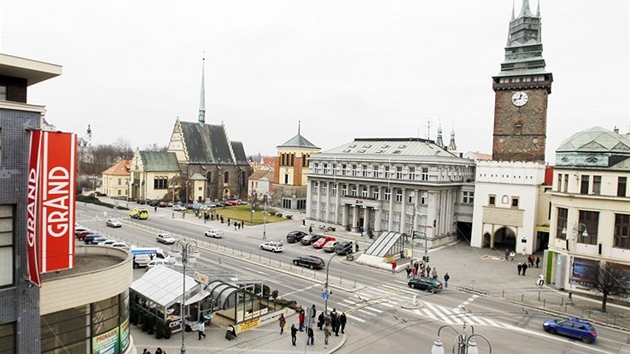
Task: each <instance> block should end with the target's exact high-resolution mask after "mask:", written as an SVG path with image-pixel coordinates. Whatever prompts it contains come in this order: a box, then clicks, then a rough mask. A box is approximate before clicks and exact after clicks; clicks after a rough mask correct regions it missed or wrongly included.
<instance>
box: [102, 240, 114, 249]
mask: <svg viewBox="0 0 630 354" xmlns="http://www.w3.org/2000/svg"><path fill="white" fill-rule="evenodd" d="M114 243H118V241H116V240H112V239H109V240H107V241H105V242H101V243H100V245H101V246H110V247H111V245H113V244H114Z"/></svg>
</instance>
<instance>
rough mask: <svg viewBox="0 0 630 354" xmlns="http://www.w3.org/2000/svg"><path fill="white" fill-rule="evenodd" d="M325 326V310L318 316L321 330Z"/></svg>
mask: <svg viewBox="0 0 630 354" xmlns="http://www.w3.org/2000/svg"><path fill="white" fill-rule="evenodd" d="M323 326H324V311H322V312H320V313H319V317H317V328H318V329H319V330H320V331H321V330H322V327H323Z"/></svg>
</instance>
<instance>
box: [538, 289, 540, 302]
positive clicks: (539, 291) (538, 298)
mask: <svg viewBox="0 0 630 354" xmlns="http://www.w3.org/2000/svg"><path fill="white" fill-rule="evenodd" d="M538 301H540V291H539V292H538Z"/></svg>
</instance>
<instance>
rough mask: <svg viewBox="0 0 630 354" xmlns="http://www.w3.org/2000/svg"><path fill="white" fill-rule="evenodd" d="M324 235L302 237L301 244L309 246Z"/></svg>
mask: <svg viewBox="0 0 630 354" xmlns="http://www.w3.org/2000/svg"><path fill="white" fill-rule="evenodd" d="M323 236H324V235H315V234H312V235H306V236H304V238H302V240H301V241H300V243H301V244H303V245H305V246H307V245H312V244H313V243H314V242H316V241H317V240H319V239H320V238H322V237H323Z"/></svg>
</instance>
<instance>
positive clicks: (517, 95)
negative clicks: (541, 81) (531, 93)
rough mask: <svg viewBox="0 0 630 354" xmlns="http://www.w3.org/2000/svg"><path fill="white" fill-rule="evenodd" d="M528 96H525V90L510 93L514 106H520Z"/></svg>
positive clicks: (525, 101)
mask: <svg viewBox="0 0 630 354" xmlns="http://www.w3.org/2000/svg"><path fill="white" fill-rule="evenodd" d="M528 98H529V97H527V93H526V92H522V91H518V92H514V94H513V95H512V104H514V105H515V106H516V107H522V106H524V105H525V104H526V103H527V100H528Z"/></svg>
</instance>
